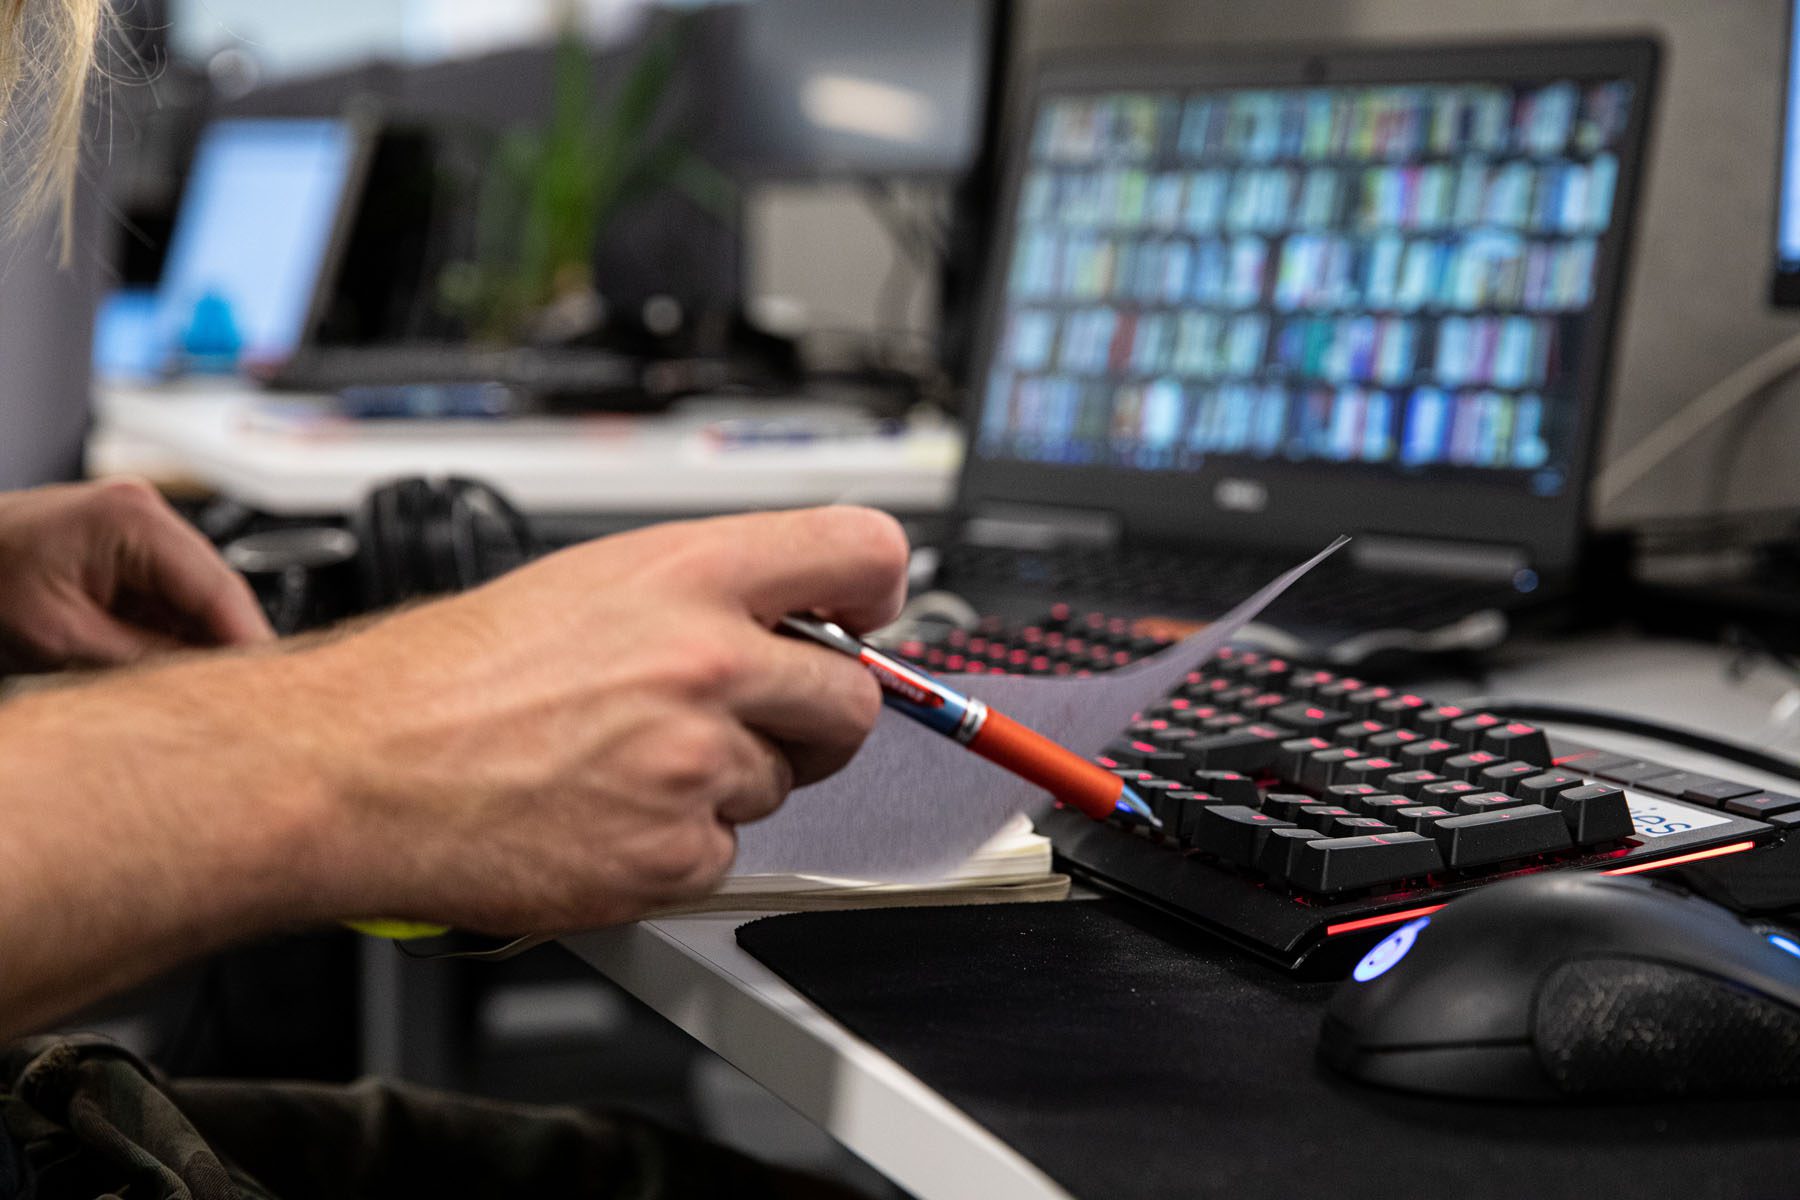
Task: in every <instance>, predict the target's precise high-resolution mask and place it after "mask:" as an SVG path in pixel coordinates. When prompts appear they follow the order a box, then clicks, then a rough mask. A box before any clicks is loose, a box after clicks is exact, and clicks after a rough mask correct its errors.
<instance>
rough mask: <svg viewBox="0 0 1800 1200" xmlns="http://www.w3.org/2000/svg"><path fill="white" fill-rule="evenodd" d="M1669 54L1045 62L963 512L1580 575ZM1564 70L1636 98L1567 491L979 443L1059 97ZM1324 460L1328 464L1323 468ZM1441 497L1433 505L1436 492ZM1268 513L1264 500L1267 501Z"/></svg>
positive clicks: (979, 370)
mask: <svg viewBox="0 0 1800 1200" xmlns="http://www.w3.org/2000/svg"><path fill="white" fill-rule="evenodd" d="M1660 57H1661V51H1660V47H1659V45H1658V43H1657V41H1656V40H1655V39H1654V38H1652V37H1648V36H1632V37H1612V38H1605V39H1581V40H1560V41H1556V42H1532V43H1526V42H1508V43H1491V44H1473V45H1471V44H1460V45H1449V46H1445V45H1393V46H1384V47H1378V48H1377V47H1367V46H1362V47H1338V48H1325V49H1317V48H1315V49H1273V50H1271V49H1268V48H1259V49H1255V50H1246V49H1235V50H1219V49H1209V50H1205V51H1197V52H1192V53H1182V54H1170V53H1167V52H1157V53H1155V54H1119V53H1116V52H1107V53H1105V54H1103V55H1102V54H1086V55H1082V56H1079V57H1067V56H1058V57H1053V58H1046V59H1045V60H1044V61H1043V62H1041V63H1040V64H1039V65H1038V66H1037V69H1036V70H1035V72H1034V73H1033V75H1032V78H1031V83H1030V85H1029V92H1028V97H1027V103H1026V104H1024V105H1023V106H1021V109H1020V112H1019V116H1020V120H1021V121H1022V122H1023V123H1022V124H1018V125H1014V126H1013V127H1012V128H1011V130H1010V131H1009V136H1008V139H1007V141H1008V145H1007V153H1006V164H1007V165H1006V172H1005V175H1004V183H1003V187H1002V191H1001V196H1002V199H1001V204H1002V208H1001V210H1000V212H999V214H998V220H997V221H996V222H995V229H996V240H995V241H994V243H993V245H992V246H991V247H990V253H989V256H988V264H987V268H988V269H987V275H986V282H985V287H984V292H983V302H982V316H981V326H980V328H981V338H980V341H979V342H978V346H979V349H980V352H979V355H978V358H977V362H976V370H975V373H974V374H973V376H972V377H971V381H970V398H969V403H968V405H967V406H966V412H965V419H966V441H965V444H966V446H967V447H968V453H967V454H966V455H965V458H964V462H963V467H962V473H961V477H960V482H959V487H958V491H957V497H958V504H957V509H958V513H959V515H961V516H964V517H969V516H975V515H980V514H982V513H989V512H994V511H997V510H1005V509H1008V508H1020V507H1023V508H1046V509H1063V510H1079V511H1086V512H1090V513H1095V514H1105V516H1106V517H1107V518H1108V519H1109V521H1110V522H1111V523H1113V524H1114V525H1115V527H1116V528H1118V529H1119V530H1120V532H1121V534H1122V535H1123V537H1124V538H1125V539H1126V540H1128V541H1153V542H1158V543H1168V544H1172V545H1180V544H1183V543H1188V544H1196V545H1198V544H1204V545H1208V546H1243V547H1257V548H1261V549H1266V550H1280V551H1289V550H1301V549H1305V548H1308V547H1313V548H1316V547H1317V546H1318V545H1320V544H1322V543H1323V542H1324V541H1326V540H1328V539H1329V538H1330V537H1331V536H1333V535H1335V534H1338V533H1352V534H1356V533H1364V534H1369V533H1379V534H1386V535H1392V536H1398V537H1411V538H1418V539H1424V540H1430V541H1435V542H1457V543H1483V544H1492V545H1495V546H1507V547H1516V548H1518V549H1519V550H1521V551H1523V553H1524V555H1525V557H1526V559H1527V560H1528V561H1529V562H1530V563H1531V564H1532V565H1533V566H1534V567H1535V568H1536V569H1537V570H1538V571H1539V573H1540V574H1543V575H1545V576H1547V577H1555V576H1558V575H1561V574H1564V573H1566V572H1569V571H1571V570H1572V569H1573V567H1574V563H1575V560H1576V558H1577V557H1578V556H1579V554H1580V550H1581V545H1582V537H1583V533H1584V531H1585V529H1586V514H1587V505H1588V485H1589V481H1590V479H1591V476H1592V471H1593V463H1594V456H1595V451H1596V443H1597V441H1598V437H1599V431H1600V428H1601V422H1602V419H1603V416H1604V410H1605V406H1606V405H1605V400H1606V396H1607V388H1608V384H1609V379H1610V373H1611V363H1612V357H1613V353H1614V349H1615V338H1616V335H1617V322H1618V316H1619V311H1620V308H1621V307H1622V303H1623V299H1624V293H1625V289H1626V286H1627V269H1626V268H1627V265H1628V263H1629V260H1630V251H1631V246H1632V238H1633V233H1634V229H1635V224H1636V216H1637V208H1638V198H1639V195H1640V192H1641V188H1642V185H1643V175H1644V171H1645V166H1646V154H1647V149H1648V141H1649V132H1650V128H1651V120H1652V112H1653V109H1654V106H1655V99H1656V86H1655V85H1656V75H1657V67H1658V62H1659V60H1660ZM1561 79H1575V80H1595V81H1598V80H1601V79H1621V80H1628V81H1630V82H1631V84H1632V85H1633V100H1632V104H1631V111H1630V114H1629V117H1628V120H1627V128H1626V131H1625V135H1624V138H1623V140H1622V143H1621V146H1620V151H1619V155H1620V171H1619V185H1618V190H1617V193H1616V195H1615V200H1614V204H1615V209H1614V212H1615V217H1614V223H1613V226H1612V228H1611V230H1610V231H1609V233H1608V234H1607V235H1606V237H1605V238H1604V239H1603V244H1602V251H1601V254H1600V256H1599V261H1598V265H1597V270H1596V276H1595V278H1596V281H1597V285H1596V289H1595V300H1594V302H1593V304H1592V305H1591V306H1590V309H1589V319H1590V321H1591V322H1592V324H1591V327H1590V329H1589V331H1588V333H1587V336H1588V338H1589V339H1590V341H1589V346H1590V347H1592V348H1593V349H1592V350H1591V351H1590V352H1589V353H1587V354H1585V355H1584V356H1583V359H1584V361H1583V362H1582V363H1581V364H1580V369H1579V373H1578V375H1577V377H1576V380H1575V394H1576V396H1577V397H1578V403H1579V405H1580V412H1579V415H1578V420H1577V422H1576V429H1575V434H1574V442H1573V445H1572V446H1571V448H1570V454H1569V458H1568V460H1567V461H1568V462H1569V464H1570V467H1569V472H1570V477H1569V480H1568V483H1567V485H1566V486H1565V487H1564V488H1563V490H1562V491H1561V492H1559V493H1557V494H1556V495H1553V496H1548V497H1545V496H1537V495H1532V494H1530V493H1529V492H1527V491H1525V490H1524V489H1523V488H1522V487H1520V486H1519V485H1518V484H1517V482H1516V481H1509V482H1508V483H1507V484H1502V483H1500V482H1498V481H1492V482H1490V481H1485V480H1482V479H1481V478H1479V475H1478V473H1477V472H1476V471H1474V470H1472V469H1471V470H1470V471H1469V472H1468V476H1469V477H1468V478H1466V479H1455V480H1440V479H1433V480H1430V481H1425V480H1420V479H1369V478H1354V477H1347V476H1346V475H1344V474H1341V473H1340V472H1338V471H1336V470H1334V469H1332V468H1333V467H1334V466H1335V464H1319V463H1311V464H1308V463H1304V462H1302V463H1289V462H1279V461H1248V460H1230V461H1228V462H1225V463H1224V465H1223V466H1221V467H1218V468H1215V467H1214V466H1212V465H1211V464H1209V465H1208V466H1207V467H1206V468H1204V469H1202V470H1198V471H1191V472H1188V471H1138V470H1130V469H1124V468H1113V467H1093V466H1083V467H1070V466H1063V465H1058V464H1045V463H1035V462H1021V461H1012V460H1004V459H992V458H989V459H983V458H981V457H979V456H978V455H977V453H976V451H975V447H976V440H977V437H978V434H979V429H980V422H981V413H982V408H983V406H984V404H985V402H986V400H987V383H988V375H989V372H990V370H991V368H992V364H993V360H994V357H995V356H996V354H998V352H999V350H1000V343H1001V340H1002V338H1003V335H1004V320H1005V314H1006V308H1007V296H1006V286H1007V275H1008V271H1009V268H1010V264H1011V261H1012V251H1013V244H1014V236H1015V233H1016V224H1017V220H1018V205H1019V198H1020V190H1021V187H1022V184H1023V179H1024V176H1025V173H1026V169H1027V167H1028V165H1029V161H1030V143H1031V131H1032V130H1033V129H1034V128H1035V127H1036V123H1037V119H1038V114H1039V112H1040V110H1041V107H1042V104H1043V102H1044V100H1045V99H1046V98H1047V97H1058V96H1065V95H1069V94H1072V93H1079V92H1083V91H1088V92H1096V91H1119V92H1125V91H1137V90H1155V89H1173V88H1181V89H1194V88H1205V87H1255V86H1264V85H1267V86H1326V85H1331V86H1336V85H1357V84H1377V85H1379V84H1403V83H1448V82H1464V81H1468V82H1497V83H1505V84H1509V85H1517V84H1523V85H1530V84H1533V83H1538V82H1551V81H1555V80H1561ZM1321 468H1323V469H1321ZM1245 482H1247V483H1248V484H1249V485H1250V487H1251V489H1252V490H1251V493H1250V494H1251V495H1253V496H1254V495H1256V494H1257V493H1258V492H1260V496H1261V499H1262V501H1263V504H1262V507H1261V508H1260V509H1259V510H1254V511H1245V506H1243V505H1241V504H1235V503H1233V502H1232V501H1231V500H1230V499H1229V497H1231V496H1235V497H1242V496H1243V495H1244V494H1245V493H1244V491H1243V490H1242V489H1241V488H1238V489H1236V490H1231V491H1229V493H1228V498H1227V500H1226V502H1225V503H1221V502H1219V501H1218V500H1215V495H1216V494H1217V493H1219V492H1220V491H1221V490H1223V489H1220V486H1219V485H1220V484H1221V483H1231V484H1240V483H1245ZM1427 489H1429V490H1430V495H1429V497H1428V502H1427V503H1423V504H1421V503H1420V497H1421V494H1422V493H1424V492H1425V491H1426V490H1427ZM1251 507H1253V506H1251Z"/></svg>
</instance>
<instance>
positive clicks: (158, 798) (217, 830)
mask: <svg viewBox="0 0 1800 1200" xmlns="http://www.w3.org/2000/svg"><path fill="white" fill-rule="evenodd" d="M311 686H313V685H312V684H311V683H310V682H309V677H308V672H307V671H306V670H305V660H304V659H303V658H300V657H289V656H256V657H252V658H233V657H223V656H222V657H217V658H209V659H203V660H196V661H190V662H187V663H183V664H180V665H176V666H171V667H167V668H164V669H159V670H151V671H142V672H132V673H128V674H122V675H119V676H116V677H110V678H105V679H102V680H99V681H96V682H94V683H92V684H90V685H87V686H84V687H79V688H73V689H69V690H63V691H56V692H50V693H45V694H39V695H27V696H23V697H20V698H18V699H16V700H13V701H11V702H8V703H6V704H4V705H0V764H3V769H4V774H3V775H0V963H4V964H5V966H4V969H0V1034H4V1033H16V1032H20V1031H22V1030H25V1029H29V1028H32V1027H36V1026H41V1025H43V1024H45V1023H47V1022H50V1021H53V1020H54V1019H55V1018H57V1017H59V1016H61V1015H64V1014H65V1013H66V1012H68V1011H69V1010H70V1009H72V1008H73V1007H75V1006H77V1005H79V1004H82V1003H85V1002H87V1001H90V1000H93V999H95V998H98V997H99V996H102V995H104V994H106V993H108V992H111V991H114V990H117V989H118V988H120V987H124V986H126V985H129V984H131V983H133V982H136V981H139V980H141V979H143V978H145V977H147V976H149V975H151V974H153V973H155V972H157V971H159V970H161V969H163V968H165V967H168V966H170V965H172V964H173V963H175V962H177V961H179V960H181V959H184V958H188V957H192V956H194V955H196V954H200V953H203V952H205V951H208V950H211V949H216V948H218V947H220V946H223V945H225V944H227V943H229V942H231V941H234V940H238V939H241V938H244V937H249V936H253V935H255V934H257V933H260V932H265V931H268V930H270V929H274V928H279V927H283V926H288V925H296V924H304V923H309V922H314V921H318V920H322V919H325V918H327V917H329V916H331V915H337V910H338V909H339V908H341V907H342V905H343V904H344V903H345V902H346V899H345V897H344V896H343V895H342V894H341V893H340V892H339V891H337V890H336V888H335V886H334V875H336V874H337V872H336V871H334V869H333V868H334V864H336V863H337V862H338V859H339V858H340V856H341V853H342V851H341V847H340V845H339V843H340V842H341V841H342V840H343V836H342V829H343V821H342V819H341V809H342V805H341V804H340V802H339V801H340V797H339V795H338V794H337V793H338V787H337V784H336V783H335V782H334V781H333V777H332V773H331V771H330V770H329V768H328V764H327V763H326V762H325V761H324V760H323V759H322V758H321V751H320V748H319V744H318V743H319V740H320V739H319V737H318V731H317V730H316V729H313V728H311V727H310V726H309V724H308V722H307V721H306V720H305V719H302V718H301V716H299V715H298V714H300V713H302V712H303V711H305V710H308V709H313V710H316V709H319V708H321V707H328V706H321V705H319V704H312V705H308V704H306V703H305V702H304V701H305V700H306V697H305V695H304V693H305V691H306V689H307V688H309V687H311ZM296 693H298V695H297V694H296ZM296 700H299V701H300V703H296V702H295V701H296Z"/></svg>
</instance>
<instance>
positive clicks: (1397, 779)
mask: <svg viewBox="0 0 1800 1200" xmlns="http://www.w3.org/2000/svg"><path fill="white" fill-rule="evenodd" d="M1442 782H1444V777H1443V776H1442V775H1439V774H1438V773H1437V772H1435V771H1396V772H1395V773H1394V774H1392V775H1389V776H1388V777H1387V779H1386V780H1384V781H1383V783H1382V787H1383V788H1385V789H1386V790H1387V791H1390V792H1399V793H1400V794H1401V795H1402V796H1411V797H1413V798H1415V799H1416V798H1417V797H1418V795H1419V793H1420V792H1422V791H1424V790H1425V789H1426V788H1427V787H1429V786H1431V785H1432V784H1434V783H1442Z"/></svg>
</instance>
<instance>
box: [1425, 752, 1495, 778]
mask: <svg viewBox="0 0 1800 1200" xmlns="http://www.w3.org/2000/svg"><path fill="white" fill-rule="evenodd" d="M1505 761H1506V760H1505V759H1503V758H1501V757H1500V756H1499V755H1498V754H1489V753H1488V752H1487V751H1486V750H1471V751H1469V752H1468V753H1467V754H1458V755H1455V756H1453V757H1451V758H1446V759H1445V760H1444V765H1443V766H1441V767H1437V768H1435V770H1437V771H1438V772H1440V773H1442V774H1444V775H1448V776H1449V777H1450V778H1452V779H1468V780H1475V779H1479V778H1480V777H1481V773H1482V772H1483V771H1485V770H1486V769H1487V768H1489V767H1492V766H1497V765H1499V764H1500V763H1503V762H1505Z"/></svg>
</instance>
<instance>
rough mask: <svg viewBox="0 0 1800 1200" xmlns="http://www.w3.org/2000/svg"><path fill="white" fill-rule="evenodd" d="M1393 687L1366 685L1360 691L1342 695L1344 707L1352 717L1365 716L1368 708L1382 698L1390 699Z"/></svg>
mask: <svg viewBox="0 0 1800 1200" xmlns="http://www.w3.org/2000/svg"><path fill="white" fill-rule="evenodd" d="M1393 698H1394V689H1393V688H1390V687H1366V688H1364V689H1362V691H1360V692H1351V693H1350V694H1349V695H1348V696H1345V697H1344V707H1345V708H1347V709H1349V710H1350V715H1351V716H1354V717H1367V716H1368V715H1369V710H1370V709H1372V708H1374V707H1375V706H1376V705H1377V704H1380V703H1381V702H1382V701H1383V700H1392V699H1393Z"/></svg>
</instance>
